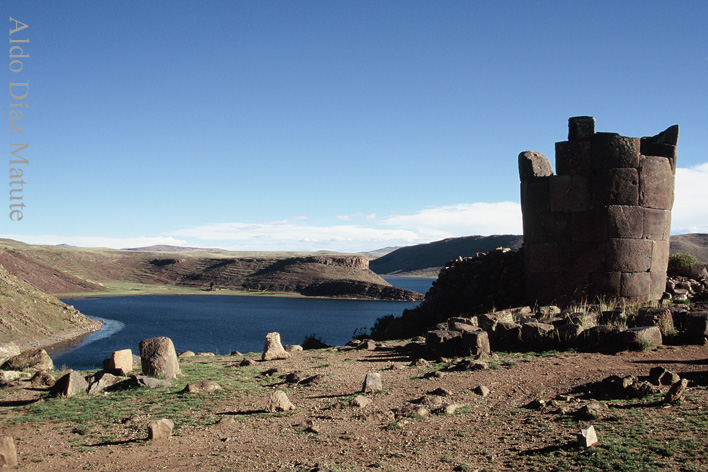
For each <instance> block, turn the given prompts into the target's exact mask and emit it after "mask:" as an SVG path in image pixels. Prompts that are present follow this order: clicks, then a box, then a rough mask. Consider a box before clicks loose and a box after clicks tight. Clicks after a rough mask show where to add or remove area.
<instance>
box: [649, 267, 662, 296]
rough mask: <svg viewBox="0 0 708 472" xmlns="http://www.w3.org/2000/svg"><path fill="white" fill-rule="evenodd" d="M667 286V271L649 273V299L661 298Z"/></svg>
mask: <svg viewBox="0 0 708 472" xmlns="http://www.w3.org/2000/svg"><path fill="white" fill-rule="evenodd" d="M665 287H666V272H650V273H649V299H650V300H659V299H660V298H661V297H662V295H663V294H664V288H665Z"/></svg>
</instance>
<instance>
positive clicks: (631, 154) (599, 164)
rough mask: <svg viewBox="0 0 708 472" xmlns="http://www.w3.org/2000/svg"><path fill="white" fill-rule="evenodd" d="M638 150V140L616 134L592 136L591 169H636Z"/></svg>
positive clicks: (639, 143) (639, 146)
mask: <svg viewBox="0 0 708 472" xmlns="http://www.w3.org/2000/svg"><path fill="white" fill-rule="evenodd" d="M640 148H641V141H640V139H639V138H628V137H625V136H620V135H619V134H616V133H596V134H594V135H593V136H592V168H593V169H617V168H637V167H638V166H639V150H640Z"/></svg>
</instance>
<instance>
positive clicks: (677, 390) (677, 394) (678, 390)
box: [664, 379, 688, 403]
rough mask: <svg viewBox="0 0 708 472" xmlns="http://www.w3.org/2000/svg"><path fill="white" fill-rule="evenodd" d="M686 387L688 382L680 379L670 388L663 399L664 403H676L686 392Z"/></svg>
mask: <svg viewBox="0 0 708 472" xmlns="http://www.w3.org/2000/svg"><path fill="white" fill-rule="evenodd" d="M686 387H688V380H686V379H681V380H679V381H678V382H676V383H675V384H673V385H672V386H671V388H670V389H669V391H668V392H666V396H665V397H664V403H674V402H677V401H678V400H679V399H680V398H681V397H682V396H683V394H684V392H685V391H686Z"/></svg>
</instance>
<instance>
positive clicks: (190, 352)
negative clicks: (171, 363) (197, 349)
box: [179, 351, 196, 359]
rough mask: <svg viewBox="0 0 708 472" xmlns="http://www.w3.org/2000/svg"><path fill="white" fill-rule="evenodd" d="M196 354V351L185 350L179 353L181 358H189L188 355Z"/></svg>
mask: <svg viewBox="0 0 708 472" xmlns="http://www.w3.org/2000/svg"><path fill="white" fill-rule="evenodd" d="M194 356H196V354H195V353H194V351H184V352H180V353H179V358H180V359H185V358H187V357H194Z"/></svg>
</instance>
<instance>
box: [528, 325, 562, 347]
mask: <svg viewBox="0 0 708 472" xmlns="http://www.w3.org/2000/svg"><path fill="white" fill-rule="evenodd" d="M554 329H555V327H554V326H553V325H550V324H545V323H538V322H535V321H532V322H530V323H524V324H523V325H521V339H522V340H523V341H524V342H525V343H530V344H542V343H544V342H546V341H548V340H549V336H550V334H551V333H552V332H553V330H554Z"/></svg>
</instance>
